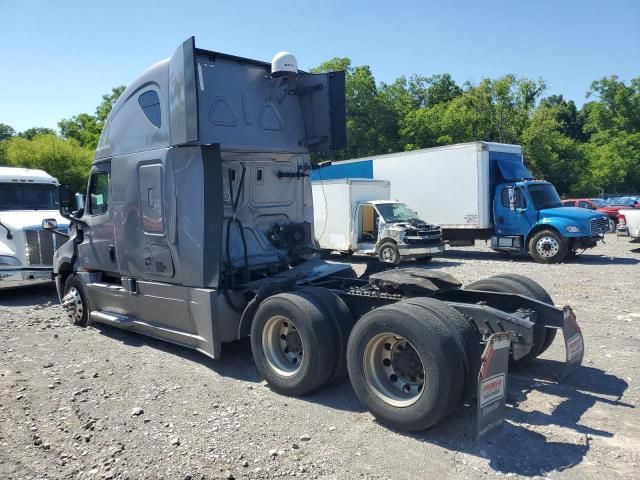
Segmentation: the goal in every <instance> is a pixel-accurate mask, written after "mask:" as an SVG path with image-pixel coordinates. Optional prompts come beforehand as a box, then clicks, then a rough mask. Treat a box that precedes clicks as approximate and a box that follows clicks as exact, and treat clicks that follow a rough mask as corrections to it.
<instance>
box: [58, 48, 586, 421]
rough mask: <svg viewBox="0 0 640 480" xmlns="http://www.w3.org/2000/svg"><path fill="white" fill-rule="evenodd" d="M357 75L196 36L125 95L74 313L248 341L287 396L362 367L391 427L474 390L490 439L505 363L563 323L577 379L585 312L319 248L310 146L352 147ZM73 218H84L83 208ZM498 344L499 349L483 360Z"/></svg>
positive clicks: (508, 288)
mask: <svg viewBox="0 0 640 480" xmlns="http://www.w3.org/2000/svg"><path fill="white" fill-rule="evenodd" d="M344 88H345V85H344V73H343V72H329V73H324V74H309V73H306V72H303V71H299V70H298V68H297V62H296V60H295V58H294V57H293V56H292V55H290V54H287V53H281V54H278V55H276V56H275V57H274V59H273V61H272V62H271V63H266V62H261V61H256V60H251V59H248V58H239V57H235V56H231V55H226V54H223V53H218V52H213V51H209V50H203V49H199V48H196V47H195V41H194V39H193V38H190V39H188V40H187V41H186V42H184V43H183V44H182V45H180V46H179V48H178V49H177V50H176V51H175V53H174V54H173V55H172V56H171V57H170V58H169V59H167V60H164V61H161V62H159V63H156V64H155V65H154V66H152V67H151V68H149V69H148V70H146V71H145V72H144V73H143V74H142V75H141V76H140V77H139V78H138V79H137V80H135V81H134V82H133V83H132V84H131V85H129V87H128V88H127V89H126V90H125V91H124V92H123V93H122V95H121V96H120V98H119V99H118V101H117V102H116V104H115V105H114V107H113V110H112V111H111V113H110V115H109V117H108V118H107V120H106V124H105V127H104V129H103V132H102V135H101V137H100V141H99V144H98V148H97V151H96V153H95V157H94V160H93V165H92V167H91V170H90V172H88V173H89V182H88V189H87V201H86V206H85V208H83V209H78V206H75V205H74V201H73V196H72V195H71V192H70V191H69V188H68V187H66V186H61V187H60V189H59V191H60V208H61V212H62V213H63V214H64V216H65V217H66V218H68V219H70V221H71V222H72V227H71V229H70V234H69V240H68V241H67V242H66V243H65V244H64V245H62V246H61V247H60V248H59V249H58V250H57V251H56V253H55V275H56V284H57V288H58V291H59V295H60V299H61V302H62V305H63V306H64V308H65V309H66V311H67V313H68V315H69V318H70V320H71V321H72V322H73V323H74V324H76V325H79V326H84V325H87V324H88V323H89V322H101V323H106V324H110V325H114V326H116V327H119V328H124V329H127V330H131V331H134V332H139V333H142V334H146V335H150V336H153V337H156V338H159V339H162V340H166V341H169V342H173V343H176V344H179V345H182V346H185V347H188V348H193V349H196V350H198V351H200V352H202V353H204V354H205V355H208V356H210V357H212V358H219V357H220V355H221V352H222V350H221V344H222V343H225V342H232V341H235V340H237V339H239V338H242V337H247V336H248V337H250V341H251V350H252V354H253V357H254V360H255V363H256V366H257V368H258V369H259V371H260V372H261V374H262V375H263V376H264V378H265V379H266V381H267V382H268V384H269V385H270V386H271V388H272V389H273V390H274V391H276V392H280V393H283V394H289V395H303V394H306V393H309V392H311V391H313V390H315V389H317V388H319V387H321V386H322V385H324V384H326V383H327V382H330V381H332V380H334V379H336V378H339V377H340V376H341V375H343V374H344V373H346V372H348V375H349V379H350V381H351V384H352V385H353V388H354V391H355V392H356V394H357V396H358V398H359V399H360V400H361V401H362V402H363V404H364V405H365V406H366V407H367V408H368V409H369V410H370V411H371V412H372V413H373V414H374V415H375V416H376V417H377V418H378V419H380V421H382V422H384V423H386V424H388V425H391V426H393V427H395V428H399V429H403V430H420V429H424V428H427V427H429V426H430V425H433V424H435V423H436V422H438V421H439V420H440V419H442V418H443V417H445V416H446V415H448V414H449V413H451V412H452V411H454V409H455V408H456V407H457V406H458V405H460V404H462V403H463V402H466V401H468V400H469V399H471V398H472V397H477V398H478V412H479V414H478V419H479V420H478V430H479V432H480V433H487V432H488V431H491V430H492V429H494V427H496V426H499V425H500V424H501V422H502V418H503V410H504V399H505V393H506V376H505V375H506V373H507V365H508V363H509V362H508V361H507V359H508V358H509V356H510V357H511V358H512V360H513V361H514V362H523V361H528V360H531V359H533V358H535V357H537V356H538V355H540V354H541V353H542V352H543V351H544V350H545V349H546V348H547V347H548V346H549V344H550V343H551V342H552V341H553V338H554V336H555V333H556V331H557V330H558V329H561V330H563V334H564V335H563V336H564V337H565V339H566V341H565V348H566V351H567V362H566V367H565V368H566V370H565V373H567V372H571V371H572V370H574V369H575V368H577V367H578V366H579V365H580V363H581V361H582V356H583V347H582V345H583V343H582V336H581V333H580V329H579V327H578V325H577V323H576V319H575V315H574V313H573V312H572V310H571V308H570V307H557V306H554V305H553V302H552V301H551V298H550V297H549V295H548V294H547V293H546V292H545V291H544V289H543V288H542V287H540V286H539V285H538V284H536V283H535V282H533V281H532V280H530V279H528V278H526V277H519V276H515V275H511V276H509V275H507V276H504V275H503V276H498V277H493V278H490V279H487V280H484V281H480V282H476V283H475V284H471V285H468V286H467V288H462V285H461V283H460V282H458V281H457V280H456V279H455V278H453V277H452V276H450V275H448V274H445V273H441V272H437V271H433V270H427V269H411V268H408V269H402V268H399V269H394V270H388V271H384V272H379V273H377V274H375V275H372V276H370V277H365V278H357V277H356V275H355V274H354V272H353V271H352V270H351V268H350V265H349V264H344V263H335V262H326V261H323V260H321V259H319V258H317V257H316V256H315V255H316V253H315V252H316V249H315V240H314V236H313V204H312V191H311V182H310V178H309V174H310V172H311V160H310V153H311V152H318V151H324V150H327V149H329V148H343V147H344V146H345V138H346V135H345V130H346V128H345V125H346V122H345V90H344ZM74 211H75V213H73V212H74ZM483 352H484V353H483Z"/></svg>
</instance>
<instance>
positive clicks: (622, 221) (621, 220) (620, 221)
mask: <svg viewBox="0 0 640 480" xmlns="http://www.w3.org/2000/svg"><path fill="white" fill-rule="evenodd" d="M626 224H627V219H626V218H624V215H622V214H620V215H618V226H619V227H621V226H623V225H626Z"/></svg>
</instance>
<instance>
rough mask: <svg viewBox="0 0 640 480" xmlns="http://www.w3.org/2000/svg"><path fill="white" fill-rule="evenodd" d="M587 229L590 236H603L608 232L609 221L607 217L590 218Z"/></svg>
mask: <svg viewBox="0 0 640 480" xmlns="http://www.w3.org/2000/svg"><path fill="white" fill-rule="evenodd" d="M589 227H590V228H591V235H603V234H605V233H607V230H609V219H608V218H607V217H599V218H592V219H591V222H590V224H589Z"/></svg>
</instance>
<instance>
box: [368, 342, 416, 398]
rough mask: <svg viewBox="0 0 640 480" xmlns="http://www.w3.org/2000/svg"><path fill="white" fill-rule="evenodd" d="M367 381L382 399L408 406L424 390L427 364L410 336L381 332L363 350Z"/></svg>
mask: <svg viewBox="0 0 640 480" xmlns="http://www.w3.org/2000/svg"><path fill="white" fill-rule="evenodd" d="M364 374H365V377H366V380H367V384H368V385H369V387H370V388H371V390H372V391H373V392H374V393H375V395H376V396H377V397H378V398H380V399H381V400H382V401H383V402H385V403H387V404H389V405H392V406H394V407H409V406H411V405H413V404H414V403H416V402H417V401H418V399H419V398H420V397H421V395H422V391H423V390H424V365H423V363H422V360H421V359H420V356H419V355H418V352H417V351H416V349H415V348H414V347H413V345H411V343H409V341H408V340H407V339H405V338H404V337H401V336H400V335H396V334H394V333H381V334H378V335H376V336H375V337H373V338H372V339H371V340H369V343H368V344H367V346H366V348H365V350H364Z"/></svg>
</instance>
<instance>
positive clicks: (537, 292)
mask: <svg viewBox="0 0 640 480" xmlns="http://www.w3.org/2000/svg"><path fill="white" fill-rule="evenodd" d="M573 251H574V252H575V250H573ZM495 277H497V278H507V279H509V280H513V281H514V282H517V283H520V284H521V285H522V286H524V287H525V288H527V289H528V290H529V291H530V292H531V294H530V295H529V296H530V297H531V298H535V299H536V300H538V301H540V302H544V303H548V304H549V305H555V304H554V303H553V299H552V298H551V295H549V292H547V291H546V290H545V289H544V287H543V286H542V285H540V284H539V283H538V282H536V281H535V280H532V279H531V278H529V277H525V276H524V275H518V274H517V273H503V274H500V275H495ZM546 330H547V335H546V337H545V340H544V343H543V345H542V349H541V350H540V352H539V353H538V356H540V355H541V354H542V353H544V352H545V351H546V350H547V349H548V348H549V347H550V346H551V344H552V343H553V341H554V340H555V338H556V334H557V333H558V330H556V329H555V328H547V329H546Z"/></svg>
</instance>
